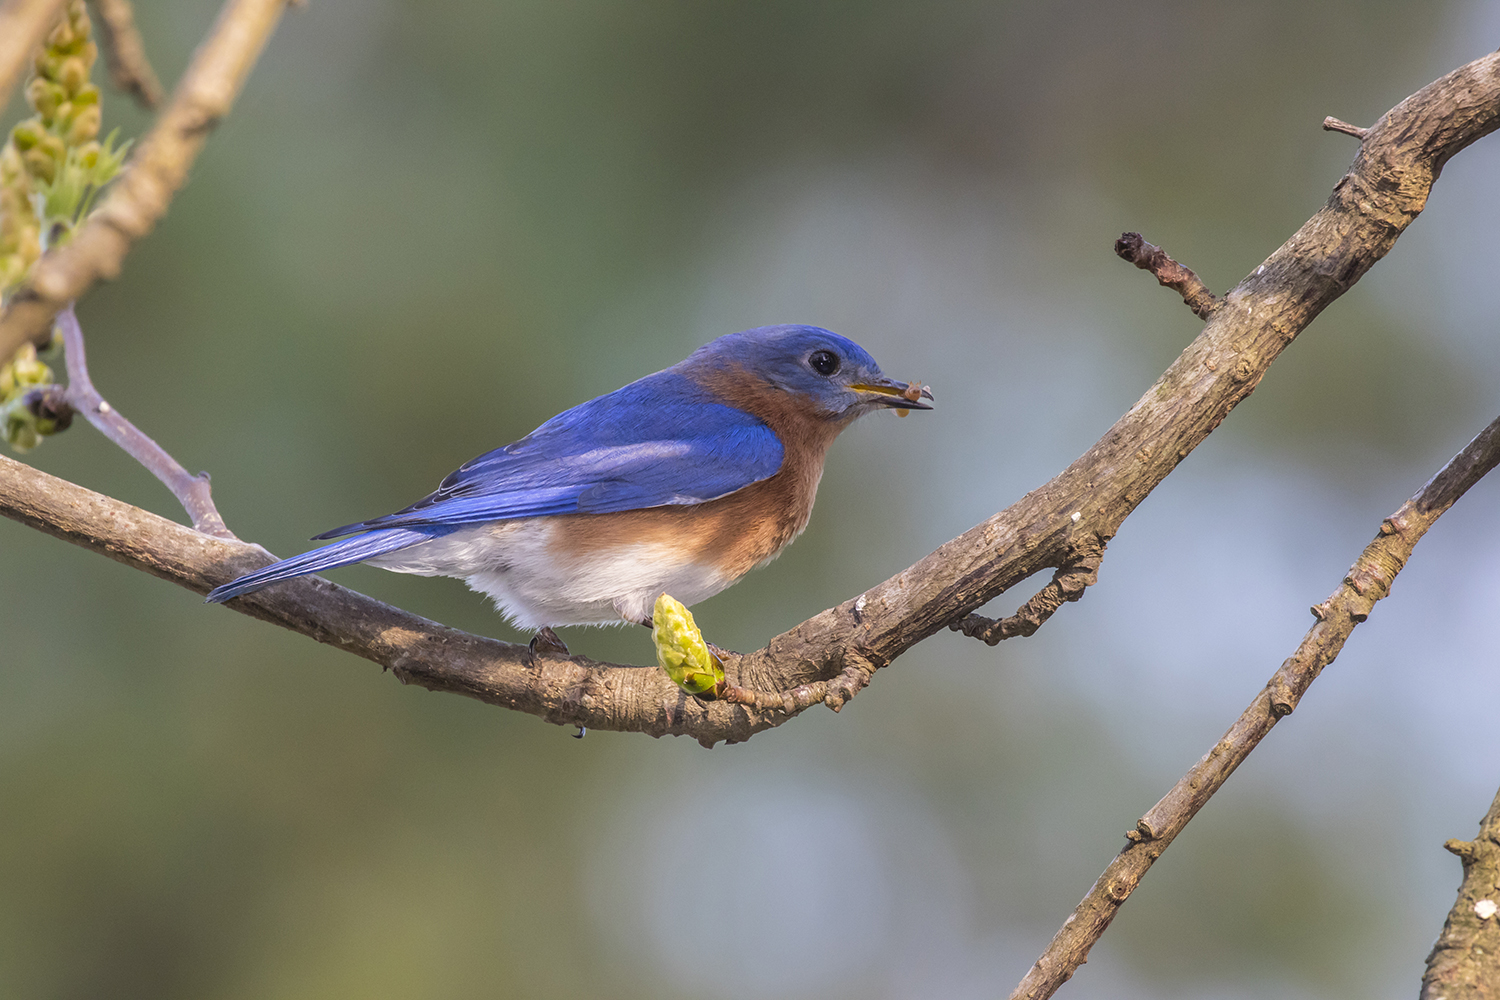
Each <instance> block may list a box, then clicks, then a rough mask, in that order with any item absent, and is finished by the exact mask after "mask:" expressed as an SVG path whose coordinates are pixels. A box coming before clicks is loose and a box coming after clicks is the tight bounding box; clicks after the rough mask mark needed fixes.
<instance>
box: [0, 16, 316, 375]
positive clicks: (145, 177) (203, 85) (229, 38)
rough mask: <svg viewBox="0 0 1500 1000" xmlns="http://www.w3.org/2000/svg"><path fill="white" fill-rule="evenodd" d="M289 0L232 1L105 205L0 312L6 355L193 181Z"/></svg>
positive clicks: (43, 333) (121, 254)
mask: <svg viewBox="0 0 1500 1000" xmlns="http://www.w3.org/2000/svg"><path fill="white" fill-rule="evenodd" d="M287 2H288V0H228V2H227V3H226V4H225V5H224V8H223V10H222V11H220V13H219V19H218V21H217V22H216V23H215V24H214V27H213V30H212V31H211V32H210V33H209V35H208V37H207V38H206V39H205V40H204V42H203V44H202V45H200V46H199V48H198V51H197V52H196V53H195V54H194V56H193V61H192V64H191V65H189V66H188V69H187V72H186V73H185V74H184V75H183V78H182V81H181V82H180V83H179V84H178V85H177V89H176V90H175V91H173V93H172V101H171V103H170V104H168V105H167V108H166V110H164V111H163V112H162V113H161V116H160V117H159V118H158V119H157V122H156V125H155V126H154V127H153V128H152V129H151V131H150V132H149V133H147V135H146V137H145V138H144V139H143V140H142V141H141V143H140V144H139V145H138V146H137V147H136V148H135V151H134V152H133V153H132V154H131V157H130V162H129V163H128V164H127V165H126V169H125V172H124V173H123V174H122V175H121V177H120V179H119V180H118V181H116V182H115V183H114V185H113V186H112V187H111V188H110V189H109V193H108V194H107V195H106V196H105V198H104V202H103V204H101V205H100V206H99V208H98V210H97V211H95V212H93V213H92V214H90V216H89V218H88V221H87V222H85V223H84V224H83V225H82V226H80V227H79V229H78V231H77V232H76V233H75V234H74V236H73V238H72V239H71V240H69V241H68V242H67V243H66V244H64V245H63V246H60V247H57V248H56V249H54V250H50V251H48V252H47V253H46V254H44V255H43V256H42V258H41V259H40V260H38V261H37V262H36V264H35V265H34V266H33V268H32V271H31V276H30V278H29V279H28V280H27V282H26V283H25V284H23V285H22V286H21V287H20V288H18V289H16V292H15V294H14V295H12V296H11V299H10V302H9V304H7V305H6V307H5V310H4V312H0V358H8V357H10V356H11V355H12V354H14V353H15V352H16V351H17V350H18V349H19V348H20V346H21V345H22V344H23V343H25V342H26V341H28V340H30V341H32V342H33V343H37V344H38V345H40V344H41V343H42V342H44V341H45V340H46V338H47V336H48V335H49V332H50V330H51V328H52V319H53V317H54V316H56V315H57V313H58V311H59V310H61V309H62V307H63V306H64V305H66V304H67V303H68V302H71V301H74V300H77V299H78V298H80V297H82V295H83V293H84V292H85V291H87V290H88V289H89V287H90V286H92V285H93V284H94V282H96V281H98V280H99V279H100V278H113V277H114V276H115V275H117V274H119V273H120V266H121V263H122V262H123V261H124V259H125V254H126V253H127V252H128V251H129V250H130V247H131V245H132V244H133V243H134V242H135V241H136V240H138V239H140V238H141V237H143V236H145V235H146V234H147V233H149V232H150V231H151V229H152V227H154V226H155V225H156V220H157V219H159V218H161V217H162V215H163V214H165V212H166V210H167V205H168V204H169V203H170V202H171V200H172V196H173V195H174V194H176V193H177V190H178V189H179V188H180V187H182V185H183V184H184V183H185V182H186V181H187V175H188V170H189V169H190V168H191V167H192V165H193V161H194V160H195V159H196V158H197V156H198V151H199V150H201V149H202V148H203V144H204V142H206V141H207V139H208V133H209V132H211V131H212V130H213V128H214V126H215V125H217V124H218V123H219V121H220V120H221V119H222V118H223V117H224V116H225V115H227V114H228V113H229V110H230V108H231V107H232V106H233V105H234V99H235V97H236V96H238V94H239V92H240V88H241V87H243V86H244V83H245V78H246V77H247V76H249V74H250V69H251V67H253V66H254V65H255V60H256V59H257V58H259V56H260V52H261V49H263V48H264V47H265V44H266V41H267V40H268V39H269V38H270V36H271V32H272V30H273V29H274V28H275V27H276V24H277V22H278V21H279V20H280V19H281V13H282V11H283V10H284V9H285V8H286V6H287Z"/></svg>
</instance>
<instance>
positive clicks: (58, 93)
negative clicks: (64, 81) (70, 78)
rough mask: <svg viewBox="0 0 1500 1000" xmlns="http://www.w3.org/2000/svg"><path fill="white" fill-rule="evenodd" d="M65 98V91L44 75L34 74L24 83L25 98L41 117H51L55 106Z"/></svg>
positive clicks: (66, 97)
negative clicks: (28, 81)
mask: <svg viewBox="0 0 1500 1000" xmlns="http://www.w3.org/2000/svg"><path fill="white" fill-rule="evenodd" d="M67 99H68V94H67V92H66V91H65V90H63V89H62V87H60V86H59V85H57V84H55V83H53V82H52V81H51V80H48V79H47V78H46V77H42V76H34V77H32V78H31V82H30V83H28V84H27V85H26V100H27V101H28V102H30V104H31V106H32V107H33V108H36V110H37V113H38V114H40V115H41V116H42V117H43V118H51V117H52V115H53V114H54V113H55V112H56V111H57V106H58V105H59V104H61V103H62V102H63V101H65V100H67Z"/></svg>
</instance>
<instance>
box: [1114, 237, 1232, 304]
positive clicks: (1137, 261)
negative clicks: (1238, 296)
mask: <svg viewBox="0 0 1500 1000" xmlns="http://www.w3.org/2000/svg"><path fill="white" fill-rule="evenodd" d="M1115 254H1116V255H1118V256H1119V257H1120V258H1121V259H1122V260H1128V261H1130V263H1132V264H1134V265H1135V266H1136V267H1138V268H1140V269H1141V270H1142V271H1150V272H1151V273H1152V274H1154V275H1155V276H1156V280H1157V282H1158V283H1159V284H1161V285H1164V286H1166V287H1167V288H1170V289H1172V290H1173V291H1175V292H1176V293H1177V294H1178V295H1181V296H1182V301H1183V302H1185V303H1186V304H1187V307H1188V308H1189V309H1191V310H1192V311H1193V315H1195V316H1197V317H1198V318H1199V319H1208V317H1209V316H1212V315H1213V312H1214V310H1215V309H1217V308H1219V307H1220V306H1221V305H1223V304H1224V303H1223V302H1222V301H1221V300H1219V299H1218V298H1216V297H1215V296H1214V293H1213V292H1210V291H1209V290H1208V286H1207V285H1205V284H1204V283H1203V282H1202V280H1200V279H1199V277H1198V276H1197V275H1196V274H1194V273H1193V272H1192V270H1191V269H1189V268H1186V267H1183V266H1182V265H1181V264H1179V263H1177V261H1175V260H1173V259H1172V258H1171V257H1170V256H1168V255H1167V252H1166V251H1165V250H1163V249H1162V248H1161V247H1159V246H1154V245H1152V244H1150V243H1147V242H1146V240H1145V237H1143V236H1141V234H1140V233H1121V234H1120V238H1119V239H1117V240H1115Z"/></svg>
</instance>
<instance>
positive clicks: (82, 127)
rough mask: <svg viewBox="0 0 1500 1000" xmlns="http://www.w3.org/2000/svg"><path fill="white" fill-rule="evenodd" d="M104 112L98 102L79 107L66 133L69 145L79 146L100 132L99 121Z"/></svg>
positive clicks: (65, 136)
mask: <svg viewBox="0 0 1500 1000" xmlns="http://www.w3.org/2000/svg"><path fill="white" fill-rule="evenodd" d="M102 118H103V112H102V110H101V109H100V107H99V105H97V104H88V105H85V106H84V107H81V108H79V109H78V111H77V113H76V114H75V115H74V116H73V120H72V122H71V123H69V125H68V128H67V132H66V133H65V134H64V136H63V137H64V139H66V141H67V143H68V145H70V146H78V145H82V144H83V143H85V142H88V141H89V140H91V139H93V138H94V137H95V136H97V135H98V134H99V122H100V120H101V119H102Z"/></svg>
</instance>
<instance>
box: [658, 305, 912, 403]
mask: <svg viewBox="0 0 1500 1000" xmlns="http://www.w3.org/2000/svg"><path fill="white" fill-rule="evenodd" d="M679 367H680V368H681V369H682V370H684V371H686V372H694V373H704V374H707V373H712V374H713V375H714V376H716V378H715V381H716V382H717V381H719V380H721V379H727V380H733V379H736V378H739V379H745V380H754V381H756V382H759V383H762V384H764V385H766V386H769V387H770V388H771V389H773V390H776V391H780V392H785V393H788V394H791V395H793V396H796V397H801V398H802V399H804V400H805V401H807V402H810V403H811V404H812V407H813V409H815V410H816V411H817V412H818V414H819V415H820V416H823V417H825V418H827V419H832V420H852V419H853V418H855V417H857V416H860V415H861V414H864V413H868V412H870V411H871V410H875V409H880V408H883V407H890V408H895V409H900V410H930V409H932V407H931V406H930V405H928V404H927V403H925V402H923V400H924V399H932V393H931V392H930V391H928V390H927V389H926V388H925V387H922V386H917V385H911V384H908V383H906V382H898V381H896V380H895V379H891V378H886V376H885V375H884V373H882V372H881V370H880V366H879V365H877V364H876V363H875V359H874V358H872V357H870V355H869V354H868V353H867V352H866V351H865V349H864V348H863V347H860V346H859V345H858V344H856V343H855V342H854V341H852V340H850V339H848V338H847V337H840V336H839V335H838V334H836V333H834V332H832V331H831V330H824V329H822V328H821V327H816V326H790V325H788V326H761V327H756V328H755V329H754V330H745V331H742V332H740V333H731V334H726V335H725V336H723V337H720V338H719V339H718V340H714V341H711V342H710V343H708V344H705V345H704V346H702V347H700V348H698V350H696V351H694V352H693V353H692V355H691V356H689V357H688V359H687V360H686V361H684V362H682V364H681V365H680V366H679Z"/></svg>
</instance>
